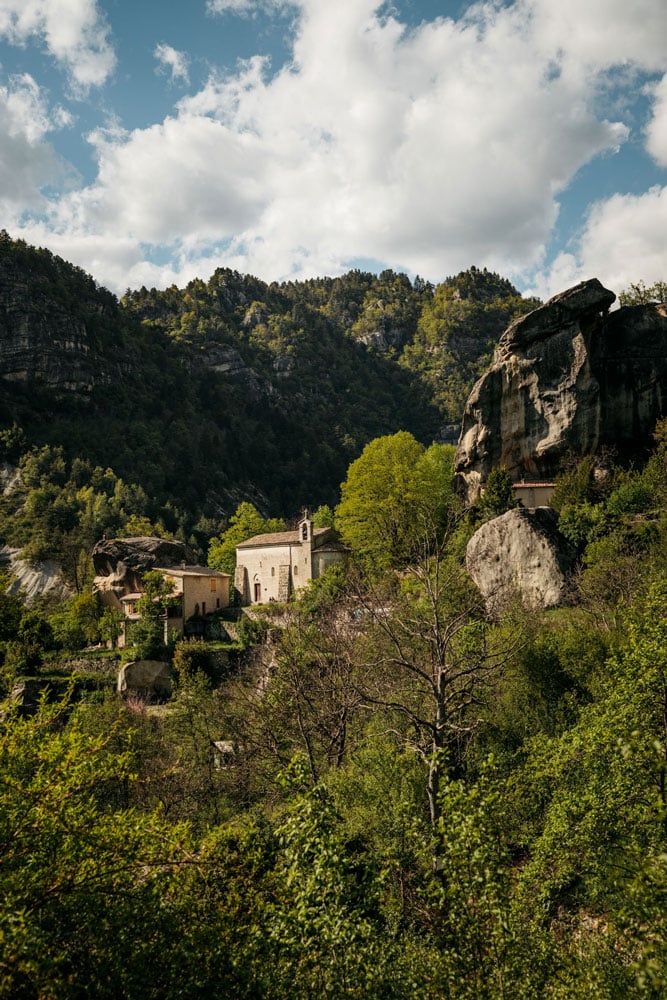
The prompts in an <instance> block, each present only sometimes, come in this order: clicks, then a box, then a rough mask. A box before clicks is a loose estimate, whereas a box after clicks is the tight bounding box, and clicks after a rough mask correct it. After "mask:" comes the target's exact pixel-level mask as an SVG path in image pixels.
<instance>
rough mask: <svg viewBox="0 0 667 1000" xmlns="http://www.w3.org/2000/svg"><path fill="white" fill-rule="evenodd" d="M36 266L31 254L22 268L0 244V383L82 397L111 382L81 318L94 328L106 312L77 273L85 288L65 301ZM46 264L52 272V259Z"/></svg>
mask: <svg viewBox="0 0 667 1000" xmlns="http://www.w3.org/2000/svg"><path fill="white" fill-rule="evenodd" d="M41 263H43V262H42V261H41V260H40V258H39V257H38V256H37V255H35V257H34V258H33V260H31V261H28V262H27V264H26V262H25V261H23V260H22V259H21V258H20V257H17V254H16V252H15V251H14V250H12V252H11V253H9V252H7V250H6V240H4V241H3V240H0V379H3V380H4V381H6V382H19V383H24V384H26V385H27V386H33V385H42V386H46V387H48V388H49V389H51V390H54V391H55V393H56V395H62V394H70V393H77V394H79V395H84V396H88V395H89V394H90V392H91V391H92V389H93V386H95V385H100V384H108V383H109V382H110V381H111V371H110V369H109V366H108V365H107V364H105V363H104V362H103V360H102V358H101V356H100V353H99V350H96V347H97V346H98V345H96V344H95V342H94V340H95V338H94V335H93V336H91V323H89V322H87V319H89V318H90V317H88V316H87V315H86V314H87V313H90V314H91V317H92V320H93V323H92V325H94V323H95V320H96V319H97V318H98V317H99V315H100V314H101V313H102V312H103V311H104V310H105V308H106V303H105V301H104V295H100V294H98V292H97V289H96V288H95V285H94V282H93V281H92V279H90V278H88V277H87V276H85V275H83V272H81V277H80V278H79V283H80V284H81V285H82V286H85V287H82V288H81V289H79V290H78V295H77V298H76V300H75V301H71V300H70V298H69V297H68V296H67V295H63V293H62V289H59V288H58V287H57V285H56V284H55V283H54V275H53V274H51V273H49V269H48V268H46V267H45V268H44V269H43V270H40V267H39V265H40V264H41ZM48 264H49V268H50V269H51V270H54V269H55V268H57V260H56V259H55V258H52V259H51V260H49V262H48ZM68 267H69V265H68ZM71 270H72V273H73V274H75V276H76V277H77V278H78V277H79V276H78V273H77V272H76V271H75V269H73V268H71ZM88 285H89V286H90V287H89V288H88V287H87V286H88ZM106 296H107V297H108V298H109V299H111V296H109V295H108V293H106Z"/></svg>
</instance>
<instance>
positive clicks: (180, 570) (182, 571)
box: [155, 566, 230, 579]
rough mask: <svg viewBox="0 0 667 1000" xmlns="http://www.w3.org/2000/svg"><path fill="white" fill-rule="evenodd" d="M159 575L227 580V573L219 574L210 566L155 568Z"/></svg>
mask: <svg viewBox="0 0 667 1000" xmlns="http://www.w3.org/2000/svg"><path fill="white" fill-rule="evenodd" d="M155 568H156V569H157V570H158V571H159V572H160V573H167V574H168V575H169V576H206V577H210V576H214V577H216V578H218V579H228V578H229V576H230V574H229V573H221V572H220V571H219V570H217V569H211V568H210V566H156V567H155Z"/></svg>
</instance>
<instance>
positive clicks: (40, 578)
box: [0, 545, 74, 605]
mask: <svg viewBox="0 0 667 1000" xmlns="http://www.w3.org/2000/svg"><path fill="white" fill-rule="evenodd" d="M0 568H3V569H4V568H7V569H8V570H9V572H10V573H11V574H12V576H13V578H14V579H13V580H12V581H11V583H10V584H9V586H8V587H7V593H8V594H18V593H21V594H22V595H23V597H24V598H25V602H26V604H28V605H31V604H33V603H34V602H35V601H36V600H37V598H38V597H41V596H42V595H44V594H48V595H49V597H52V598H54V599H55V600H56V601H65V600H67V598H68V597H72V595H73V594H74V591H73V590H72V588H71V587H70V586H69V584H68V583H67V582H66V580H65V578H64V577H63V572H62V567H61V566H60V565H59V564H58V563H57V562H55V561H54V560H53V559H46V560H44V561H42V562H39V563H31V562H28V561H27V560H26V559H22V558H21V549H13V548H10V547H9V546H8V545H3V546H2V547H0Z"/></svg>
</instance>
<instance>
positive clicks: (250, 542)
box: [236, 528, 331, 549]
mask: <svg viewBox="0 0 667 1000" xmlns="http://www.w3.org/2000/svg"><path fill="white" fill-rule="evenodd" d="M330 532H331V528H313V543H314V546H315V548H319V547H320V546H319V543H320V542H324V541H327V540H328V537H327V536H328V535H329V534H330ZM300 544H301V531H300V529H298V528H296V529H295V530H294V531H273V532H269V533H268V534H265V535H254V536H253V537H252V538H246V540H245V542H239V544H238V545H237V546H236V548H237V549H250V548H264V547H265V546H267V545H300Z"/></svg>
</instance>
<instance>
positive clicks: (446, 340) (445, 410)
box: [0, 234, 534, 556]
mask: <svg viewBox="0 0 667 1000" xmlns="http://www.w3.org/2000/svg"><path fill="white" fill-rule="evenodd" d="M533 305H534V303H532V302H527V301H524V300H523V299H521V297H520V296H519V295H518V293H517V292H516V290H515V289H513V288H512V286H511V285H510V284H509V282H507V281H505V280H503V279H501V278H499V277H498V276H497V275H493V274H489V273H488V272H485V271H484V272H482V271H477V270H475V269H471V270H470V271H468V272H465V273H463V274H461V275H459V276H457V277H455V278H450V279H447V280H446V281H445V282H444V283H443V284H442V285H440V286H438V287H437V288H433V287H432V286H431V285H429V284H427V283H425V282H423V281H420V280H416V281H415V282H414V283H411V282H410V281H409V279H408V278H407V277H406V276H405V275H400V274H395V273H394V272H392V271H386V272H384V273H383V274H381V275H380V276H377V275H373V274H370V273H365V272H360V271H353V272H350V273H349V274H347V275H344V276H342V277H340V278H323V279H316V280H312V281H304V282H288V283H283V284H280V285H278V284H272V285H267V284H265V283H264V282H261V281H259V280H257V279H255V278H252V277H250V276H243V275H240V274H238V273H237V272H233V271H230V270H224V269H223V270H218V271H216V273H215V274H214V275H213V277H212V278H211V279H210V281H209V282H207V283H205V282H203V281H198V280H197V281H192V282H190V284H189V285H188V286H187V287H186V288H185V289H177V288H176V287H174V286H172V287H171V288H169V289H167V290H165V291H156V290H151V291H148V290H146V289H141V290H139V291H135V292H128V293H127V294H126V295H125V296H124V297H123V299H122V301H121V302H118V301H116V300H115V298H114V297H113V296H112V295H110V294H109V293H108V292H107V291H105V290H104V289H100V288H97V287H96V286H95V284H94V282H93V281H92V279H91V278H90V277H89V276H87V275H86V274H84V272H82V271H81V270H80V269H78V268H74V267H72V266H71V265H69V264H67V263H66V262H65V261H62V260H61V259H60V258H57V257H55V256H53V255H52V254H50V253H49V252H48V251H46V250H34V249H32V248H30V247H27V246H26V245H25V244H23V243H22V242H20V241H12V240H11V239H9V237H7V236H6V234H5V237H4V239H2V240H0V309H2V311H3V317H4V324H5V333H4V334H3V341H4V342H5V345H6V346H5V351H4V354H3V352H2V345H1V344H0V374H2V375H3V376H4V379H3V382H2V385H3V394H2V401H1V405H0V423H1V425H2V431H1V432H0V444H1V445H2V451H3V455H0V458H2V457H4V458H5V460H6V461H8V462H9V463H10V464H11V465H13V466H16V465H18V464H19V462H20V461H21V459H22V458H23V457H24V456H26V455H27V454H28V452H30V450H31V449H35V448H42V449H43V448H44V446H49V448H51V449H56V450H57V449H59V448H62V453H60V454H59V458H58V459H57V461H58V462H60V461H61V460H62V462H64V463H65V472H62V470H61V471H60V472H59V473H58V476H57V477H56V479H55V480H54V481H51V480H49V478H48V477H49V473H48V471H47V466H48V465H49V462H50V459H48V455H47V453H46V452H43V451H42V452H41V454H42V458H41V459H40V463H41V467H42V472H41V477H42V479H43V480H44V485H45V487H46V485H47V484H48V486H49V488H50V489H51V488H62V487H63V485H64V484H65V483H70V484H71V485H70V486H68V487H67V488H66V493H67V494H68V498H67V499H66V500H65V501H64V502H65V503H67V504H69V503H70V501H71V497H72V494H73V492H77V491H78V490H80V489H81V488H82V487H85V488H86V489H90V488H92V489H93V492H94V493H95V501H94V502H95V503H97V504H98V507H104V506H105V505H106V500H105V499H104V497H106V498H107V500H111V499H112V497H111V494H112V493H113V489H115V485H113V484H114V483H115V482H116V481H117V480H122V482H123V484H124V486H127V487H128V488H129V489H131V490H132V491H133V495H134V497H135V501H134V503H133V506H132V510H131V513H135V514H141V515H143V516H146V517H147V518H148V519H149V521H150V522H152V523H153V524H157V523H159V524H160V525H161V530H164V531H168V532H172V533H175V534H178V535H179V537H183V538H186V539H188V540H190V541H191V543H192V544H194V545H195V546H196V547H197V548H199V550H200V551H202V552H205V548H206V544H207V542H208V538H209V537H210V536H211V535H213V534H214V533H216V532H217V531H219V530H220V529H221V528H222V527H224V526H225V524H226V523H227V522H228V519H229V517H230V516H231V515H232V514H233V513H234V511H235V509H236V507H237V506H238V504H239V503H240V502H241V501H243V500H249V501H252V502H253V503H254V504H255V505H256V506H257V507H258V508H259V509H260V510H261V512H262V514H264V515H265V516H266V515H272V516H277V515H280V516H285V515H286V516H288V517H292V516H294V515H295V514H297V513H298V511H299V510H300V508H301V506H302V505H303V504H304V503H307V504H309V505H310V506H312V507H316V506H318V505H320V504H329V505H333V504H335V503H336V501H337V499H338V490H339V486H340V483H341V482H342V480H343V479H344V477H345V473H346V470H347V467H348V465H349V463H350V462H351V461H352V460H353V459H355V458H356V457H357V456H358V455H359V454H360V453H361V450H362V449H363V447H364V446H365V445H366V444H367V443H368V442H369V441H370V440H372V439H373V438H376V437H378V436H381V435H383V434H388V433H393V432H394V431H397V430H407V431H410V432H411V433H412V434H414V435H415V437H416V438H417V439H418V440H420V441H422V442H423V443H424V444H429V443H430V442H431V441H433V440H438V439H439V438H440V437H441V435H442V434H445V435H446V436H447V435H448V437H447V439H448V440H455V439H456V436H457V434H458V424H459V423H460V419H461V412H462V406H463V402H464V400H465V397H466V395H467V392H468V390H469V387H470V385H471V384H472V382H473V381H474V380H475V378H477V377H478V375H479V374H480V372H481V371H482V369H483V367H484V365H485V364H486V361H487V359H488V356H489V352H490V351H491V349H492V345H493V343H494V341H495V340H496V339H497V338H498V336H499V335H500V333H501V332H502V330H503V328H504V326H505V325H506V323H507V321H508V319H510V318H511V317H512V316H514V315H516V314H517V313H519V312H522V311H526V310H527V309H529V308H532V306H533ZM61 318H62V325H63V327H64V328H65V327H66V329H65V332H64V333H63V335H62V339H63V341H64V340H65V339H66V338H67V337H70V338H71V337H72V336H73V335H72V333H71V328H72V327H73V328H74V329H75V330H77V331H79V333H78V336H79V337H80V339H81V340H82V341H85V344H84V349H82V351H81V352H79V353H78V354H77V353H76V352H73V351H72V350H69V351H68V350H64V349H63V350H60V352H59V353H58V351H56V350H55V349H54V348H53V342H54V341H56V340H58V337H57V335H56V334H55V333H53V332H52V331H53V329H54V325H55V322H56V320H58V321H59V322H60V320H61ZM12 324H14V326H12ZM18 326H20V328H21V331H22V332H21V336H25V335H26V334H27V336H28V337H29V338H30V337H34V343H33V344H32V345H31V347H30V349H31V350H32V352H33V354H35V355H40V354H42V353H48V352H49V351H50V352H51V355H52V356H50V357H49V358H48V359H47V361H48V364H47V363H46V362H45V366H46V370H47V374H48V375H49V377H50V380H51V381H50V382H49V383H48V384H47V382H46V378H45V376H44V373H43V372H41V373H40V372H37V373H36V374H35V375H34V377H27V376H26V377H21V378H18V377H17V376H16V375H15V374H12V371H11V367H12V365H16V363H17V362H16V359H15V357H14V355H13V354H12V342H11V341H12V338H11V330H12V329H14V328H15V327H18ZM42 328H44V332H43V337H42V342H40V341H39V338H38V335H37V334H38V332H39V330H40V329H42ZM49 331H51V332H49ZM16 339H17V340H18V339H19V337H18V335H17V337H16ZM45 344H46V346H45ZM76 379H79V380H80V381H81V383H82V384H86V385H89V386H90V388H89V389H86V391H82V390H81V389H80V388H77V387H76ZM73 386H75V387H74V388H73ZM34 454H36V452H35V453H34ZM24 460H25V461H32V459H28V458H25V459H24ZM75 462H76V469H74V467H73V464H72V463H75ZM96 470H97V471H96ZM108 470H110V473H109V472H108ZM63 476H64V479H63ZM105 476H107V480H106V485H104V486H103V487H102V488H101V489H100V487H99V485H96V484H99V483H100V480H101V479H103V478H104V477H105ZM58 477H60V478H58ZM109 477H111V478H109ZM112 481H113V482H112ZM25 485H26V484H24V486H25ZM142 491H143V492H142ZM21 500H23V497H21ZM77 503H79V502H78V501H77ZM75 506H76V504H75ZM126 509H127V511H128V513H129V512H130V511H129V508H127V505H126ZM80 514H81V508H80V504H79V506H78V507H77V509H76V515H77V516H79V515H80ZM121 528H122V516H121V518H120V523H119V518H118V517H117V516H116V514H114V515H113V517H112V518H111V520H110V522H109V524H108V525H107V524H105V523H104V519H103V518H102V519H101V520H100V519H98V520H97V522H96V528H95V530H97V531H102V530H107V531H108V532H116V531H118V530H120V529H121ZM9 533H10V534H12V537H15V538H16V539H17V541H16V542H12V544H21V542H20V541H19V539H21V538H23V539H24V540H25V538H24V535H21V533H20V532H19V534H18V535H17V533H16V531H14V530H13V529H10V532H9ZM44 535H45V537H46V538H48V537H49V536H50V532H49V531H45V532H44ZM7 540H8V541H9V540H10V539H9V537H8V538H7ZM42 551H43V552H44V551H45V549H44V547H43V546H42ZM53 554H54V555H56V556H59V554H60V553H59V552H58V551H57V546H56V548H55V549H54V553H53Z"/></svg>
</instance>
